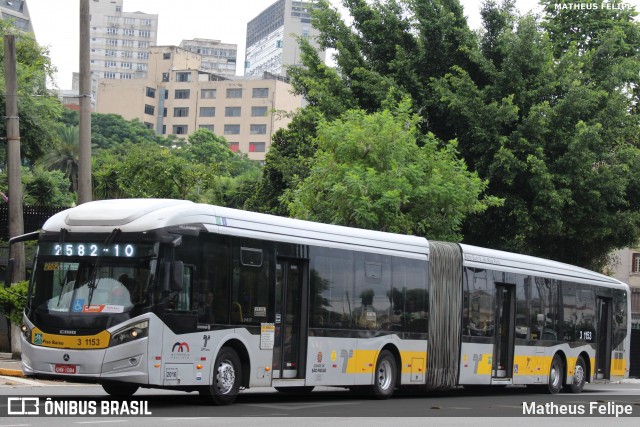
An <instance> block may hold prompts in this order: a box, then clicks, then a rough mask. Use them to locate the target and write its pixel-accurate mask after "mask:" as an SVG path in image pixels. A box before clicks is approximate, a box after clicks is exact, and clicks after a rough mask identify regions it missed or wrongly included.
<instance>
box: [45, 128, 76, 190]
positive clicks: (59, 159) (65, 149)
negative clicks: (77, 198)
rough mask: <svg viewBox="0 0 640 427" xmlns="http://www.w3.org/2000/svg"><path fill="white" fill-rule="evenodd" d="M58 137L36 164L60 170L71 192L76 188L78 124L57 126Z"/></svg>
mask: <svg viewBox="0 0 640 427" xmlns="http://www.w3.org/2000/svg"><path fill="white" fill-rule="evenodd" d="M58 137H59V139H57V140H56V141H55V142H54V144H53V147H52V148H51V149H50V151H49V152H47V153H46V154H45V155H44V156H42V157H41V158H40V159H38V161H37V164H38V165H41V166H43V167H45V168H47V169H50V170H51V169H56V170H59V171H62V172H63V173H64V176H65V177H66V178H67V180H68V181H69V188H70V190H71V191H72V192H76V191H77V189H78V168H79V166H78V144H79V141H80V138H79V130H78V126H67V125H61V126H58Z"/></svg>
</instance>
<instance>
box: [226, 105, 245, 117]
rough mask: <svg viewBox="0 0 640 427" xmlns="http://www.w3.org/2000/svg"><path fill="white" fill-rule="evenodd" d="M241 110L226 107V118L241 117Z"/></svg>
mask: <svg viewBox="0 0 640 427" xmlns="http://www.w3.org/2000/svg"><path fill="white" fill-rule="evenodd" d="M240 112H241V108H240V107H225V108H224V116H225V117H240Z"/></svg>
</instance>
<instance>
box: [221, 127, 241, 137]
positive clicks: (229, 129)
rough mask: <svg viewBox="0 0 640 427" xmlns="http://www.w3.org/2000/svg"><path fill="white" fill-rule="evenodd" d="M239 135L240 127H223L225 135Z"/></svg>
mask: <svg viewBox="0 0 640 427" xmlns="http://www.w3.org/2000/svg"><path fill="white" fill-rule="evenodd" d="M239 133H240V125H224V134H225V135H238V134H239Z"/></svg>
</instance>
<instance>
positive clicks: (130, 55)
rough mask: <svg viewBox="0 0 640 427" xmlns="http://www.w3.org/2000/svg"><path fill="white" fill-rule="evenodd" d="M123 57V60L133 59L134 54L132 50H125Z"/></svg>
mask: <svg viewBox="0 0 640 427" xmlns="http://www.w3.org/2000/svg"><path fill="white" fill-rule="evenodd" d="M122 57H123V58H133V52H131V51H130V50H124V51H122Z"/></svg>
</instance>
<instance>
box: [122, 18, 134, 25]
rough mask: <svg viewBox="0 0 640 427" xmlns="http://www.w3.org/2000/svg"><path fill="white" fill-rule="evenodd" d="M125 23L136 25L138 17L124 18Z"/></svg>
mask: <svg viewBox="0 0 640 427" xmlns="http://www.w3.org/2000/svg"><path fill="white" fill-rule="evenodd" d="M124 23H125V24H129V25H135V23H136V18H124Z"/></svg>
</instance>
